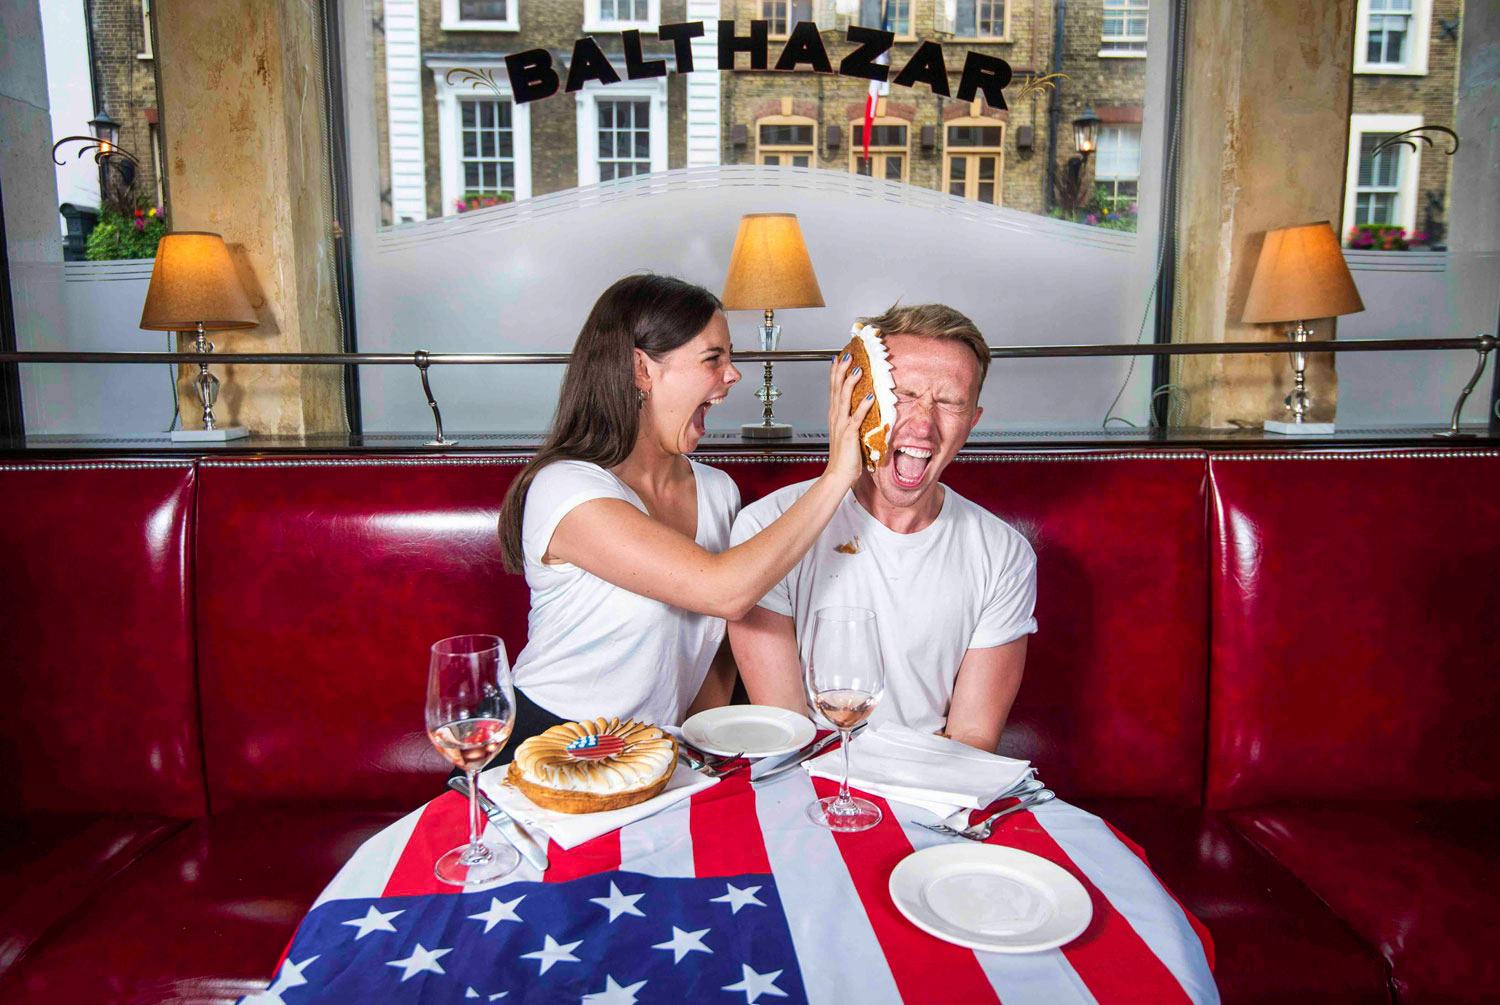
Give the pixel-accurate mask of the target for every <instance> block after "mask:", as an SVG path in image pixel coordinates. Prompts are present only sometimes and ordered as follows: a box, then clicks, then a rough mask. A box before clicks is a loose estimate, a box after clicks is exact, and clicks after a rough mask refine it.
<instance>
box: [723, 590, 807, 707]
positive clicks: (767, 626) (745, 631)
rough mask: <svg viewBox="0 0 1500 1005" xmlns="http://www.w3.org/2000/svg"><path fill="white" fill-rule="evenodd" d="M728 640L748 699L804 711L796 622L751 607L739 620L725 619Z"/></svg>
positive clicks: (761, 608) (805, 700)
mask: <svg viewBox="0 0 1500 1005" xmlns="http://www.w3.org/2000/svg"><path fill="white" fill-rule="evenodd" d="M729 643H730V645H731V646H733V647H734V659H735V662H736V663H738V664H739V667H740V676H741V677H742V678H744V681H745V691H746V693H748V694H749V695H750V701H751V702H753V703H754V704H756V705H776V706H778V707H780V708H787V709H791V710H792V711H793V712H797V713H800V714H802V715H807V714H808V713H807V690H806V688H805V687H804V686H803V684H802V665H801V663H800V662H799V660H798V658H797V630H796V623H795V622H794V621H793V620H792V619H791V618H789V617H787V616H786V615H785V614H777V613H776V612H774V611H768V610H766V609H765V608H764V607H752V608H751V609H750V613H749V614H747V615H745V616H744V617H743V618H741V619H740V620H739V621H731V622H729Z"/></svg>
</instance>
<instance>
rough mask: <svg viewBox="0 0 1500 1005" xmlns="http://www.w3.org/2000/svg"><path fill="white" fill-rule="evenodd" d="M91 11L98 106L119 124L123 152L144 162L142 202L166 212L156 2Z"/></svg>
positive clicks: (83, 127)
mask: <svg viewBox="0 0 1500 1005" xmlns="http://www.w3.org/2000/svg"><path fill="white" fill-rule="evenodd" d="M58 2H69V0H58ZM77 2H80V3H81V2H83V0H77ZM85 10H86V11H87V16H88V21H89V44H90V47H91V49H92V52H91V56H92V64H93V75H94V90H95V95H96V99H97V103H98V105H99V107H100V108H101V109H103V110H107V111H108V112H109V114H110V116H111V117H112V118H114V119H115V120H116V121H117V122H119V124H120V132H119V144H120V146H121V147H123V148H124V149H126V150H128V151H130V153H132V154H133V155H135V157H136V159H137V161H138V162H139V163H138V164H137V166H136V169H135V196H136V198H137V199H139V200H142V201H144V202H145V203H146V205H148V206H162V207H165V202H166V193H165V192H164V191H163V186H162V179H163V172H162V161H161V157H162V152H161V151H162V145H161V135H160V132H159V124H158V116H157V103H156V53H155V50H154V47H153V44H152V38H153V32H152V30H151V0H90V2H88V3H86V4H85ZM78 126H79V129H78V131H79V132H87V131H88V123H86V122H80V123H78Z"/></svg>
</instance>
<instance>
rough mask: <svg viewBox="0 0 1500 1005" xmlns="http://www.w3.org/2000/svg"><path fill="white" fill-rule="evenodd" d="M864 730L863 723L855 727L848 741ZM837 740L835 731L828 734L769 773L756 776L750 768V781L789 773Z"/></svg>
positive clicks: (837, 736) (837, 735)
mask: <svg viewBox="0 0 1500 1005" xmlns="http://www.w3.org/2000/svg"><path fill="white" fill-rule="evenodd" d="M864 728H865V723H860V724H859V725H858V726H855V727H854V728H853V729H852V730H850V731H849V739H850V740H853V739H854V738H855V737H856V736H858V735H859V732H860V730H862V729H864ZM838 738H839V734H838V733H837V732H836V731H835V732H832V733H829V734H828V735H827V736H825V737H823V739H821V740H819V741H818V742H817V743H814V744H813V745H812V746H811V747H808V748H807V749H806V750H805V751H802V752H800V753H797V754H793V755H792V757H791V759H790V760H787V761H783V762H782V763H780V764H778V765H776V766H775V767H774V768H771V769H770V770H769V771H766V772H764V773H763V774H759V775H758V774H756V773H755V768H751V769H750V780H751V781H752V782H760V781H765V780H766V779H768V778H775V777H776V776H777V775H780V774H783V773H785V772H787V771H790V770H791V769H793V768H795V767H798V766H799V765H801V764H802V762H803V761H810V760H812V759H813V758H814V757H817V756H818V755H819V754H821V753H823V751H825V750H827V749H828V748H829V747H831V746H833V745H834V743H836V742H837V741H838ZM756 767H759V765H757V766H756Z"/></svg>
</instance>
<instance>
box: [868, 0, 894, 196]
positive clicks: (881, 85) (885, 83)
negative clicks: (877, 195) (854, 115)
mask: <svg viewBox="0 0 1500 1005" xmlns="http://www.w3.org/2000/svg"><path fill="white" fill-rule="evenodd" d="M880 30H881V31H890V30H891V0H882V2H881V4H880ZM875 62H876V63H877V64H879V65H880V66H884V67H886V68H887V70H886V73H887V75H889V73H890V70H889V67H890V65H891V50H890V49H889V48H887V49H886V50H885V51H884V52H882V53H881V54H880V55H879V56H878V57H877V58H876V60H875ZM889 93H891V84H890V81H889V80H872V81H870V93H869V94H868V95H866V96H865V134H864V147H865V149H864V160H865V163H866V164H868V163H870V130H872V129H873V128H875V106H876V104H878V103H879V101H880V99H881V98H883V97H885V96H886V95H887V94H889ZM870 174H871V176H873V175H874V174H875V170H874V168H871V169H870Z"/></svg>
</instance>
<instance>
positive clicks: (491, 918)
mask: <svg viewBox="0 0 1500 1005" xmlns="http://www.w3.org/2000/svg"><path fill="white" fill-rule="evenodd" d="M525 899H526V895H525V894H524V893H523V894H521V896H519V897H517V898H516V899H515V900H505V901H502V900H501V899H500V898H499V897H491V898H490V908H489V910H487V911H480V912H479V913H478V914H471V915H469V918H470V920H472V921H482V922H484V930H485V931H486V932H488V931H489V930H490V929H491V928H494V927H495V926H496V925H498V924H500V922H502V921H520V920H521V916H520V915H519V914H517V913H516V905H517V904H519V903H520V902H521V901H523V900H525ZM371 910H374V908H371Z"/></svg>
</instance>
